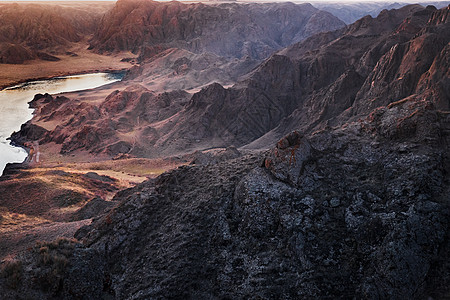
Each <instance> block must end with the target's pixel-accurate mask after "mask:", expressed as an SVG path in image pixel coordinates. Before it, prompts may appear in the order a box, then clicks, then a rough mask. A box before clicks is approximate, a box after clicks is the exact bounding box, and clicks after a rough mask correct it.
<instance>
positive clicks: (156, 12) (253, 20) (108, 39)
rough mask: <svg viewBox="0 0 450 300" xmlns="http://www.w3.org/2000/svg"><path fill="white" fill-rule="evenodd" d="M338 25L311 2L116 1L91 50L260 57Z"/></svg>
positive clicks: (338, 22) (104, 20)
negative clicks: (178, 50)
mask: <svg viewBox="0 0 450 300" xmlns="http://www.w3.org/2000/svg"><path fill="white" fill-rule="evenodd" d="M342 26H344V23H343V22H342V21H340V20H339V19H337V18H336V17H334V16H333V15H331V14H330V13H327V12H324V11H320V10H318V9H316V8H314V7H313V6H312V5H310V4H301V5H296V4H293V3H270V4H269V3H267V4H261V3H259V4H238V3H226V4H225V3H223V4H212V3H209V4H203V3H196V4H183V3H180V2H169V3H161V2H156V1H142V0H121V1H118V2H117V4H116V6H115V7H114V9H112V10H111V11H110V12H109V13H108V14H106V16H105V17H104V18H103V19H102V22H101V24H100V27H99V30H98V31H97V32H96V34H95V35H94V37H93V38H92V40H91V48H93V49H95V50H96V51H99V52H105V51H106V52H114V51H123V50H129V51H132V52H135V53H137V52H140V54H141V59H145V58H149V54H150V56H151V55H153V54H155V53H158V52H160V50H164V49H168V48H181V49H186V50H189V51H192V52H194V53H203V52H211V53H214V54H216V55H219V56H223V57H237V58H241V57H245V56H250V57H252V58H257V59H258V58H259V59H261V58H265V57H267V56H268V55H270V54H271V53H272V52H273V51H275V50H278V49H280V48H282V47H286V46H288V45H290V44H292V43H294V42H298V41H300V40H302V39H304V38H306V37H308V36H310V35H312V34H314V33H318V32H321V31H329V30H334V29H337V28H340V27H342ZM218 32H220V34H218Z"/></svg>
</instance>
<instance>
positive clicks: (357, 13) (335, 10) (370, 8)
mask: <svg viewBox="0 0 450 300" xmlns="http://www.w3.org/2000/svg"><path fill="white" fill-rule="evenodd" d="M413 3H416V4H420V5H423V6H427V5H433V6H435V7H437V8H443V7H446V6H448V5H449V2H448V1H427V2H409V3H406V2H382V1H374V2H369V1H367V2H366V1H365V2H353V3H352V2H347V3H345V2H344V3H338V2H333V3H330V2H326V1H323V2H315V3H314V4H313V5H314V7H317V8H318V9H321V10H325V11H327V12H329V13H332V14H333V15H334V16H336V17H338V18H339V19H341V20H342V21H344V22H345V23H346V24H351V23H353V22H355V21H357V20H358V19H360V18H362V17H364V16H367V15H370V16H372V17H376V16H377V15H378V14H379V13H380V12H381V11H382V10H385V9H388V10H389V9H398V8H400V7H402V6H405V5H407V4H413Z"/></svg>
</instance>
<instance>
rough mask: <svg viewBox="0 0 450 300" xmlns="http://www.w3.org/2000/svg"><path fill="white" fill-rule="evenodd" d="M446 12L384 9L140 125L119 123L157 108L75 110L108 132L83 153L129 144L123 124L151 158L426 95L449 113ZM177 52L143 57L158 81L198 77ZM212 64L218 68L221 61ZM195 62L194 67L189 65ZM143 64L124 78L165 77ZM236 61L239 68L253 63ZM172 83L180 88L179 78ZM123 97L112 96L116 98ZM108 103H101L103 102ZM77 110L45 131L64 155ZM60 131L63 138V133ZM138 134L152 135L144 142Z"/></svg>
mask: <svg viewBox="0 0 450 300" xmlns="http://www.w3.org/2000/svg"><path fill="white" fill-rule="evenodd" d="M447 14H448V8H445V9H441V10H436V9H434V8H433V7H428V8H425V9H424V8H423V7H421V6H418V5H412V6H406V7H404V8H402V9H400V10H392V11H384V12H382V13H381V14H380V15H379V16H378V17H377V18H375V19H373V18H371V17H365V18H363V19H361V20H359V21H358V22H356V23H354V24H352V25H350V26H348V27H347V28H345V29H341V30H338V31H334V32H328V33H323V34H318V35H315V36H313V37H311V38H308V39H306V40H305V41H303V42H300V43H297V44H294V45H292V46H290V47H288V48H286V49H284V50H282V51H280V52H278V53H277V54H275V55H273V56H272V57H270V58H269V59H267V60H266V61H264V62H263V63H262V64H261V65H259V66H258V67H257V68H255V69H254V70H253V71H252V72H251V73H249V74H247V75H245V76H244V77H243V79H242V80H241V81H240V82H238V83H237V84H235V85H234V86H233V87H230V88H223V87H222V86H221V85H220V84H212V85H210V86H206V87H205V88H203V89H202V90H201V91H199V92H197V93H195V94H194V95H193V96H192V97H190V96H189V97H190V100H189V99H188V98H189V97H188V95H186V98H184V100H183V101H182V102H178V100H176V101H177V103H179V104H180V105H178V104H177V105H175V106H171V113H169V114H165V113H163V114H160V115H159V116H158V117H157V118H154V117H145V118H142V117H141V118H140V119H139V120H140V122H139V124H135V122H134V121H131V120H129V121H125V120H127V119H129V118H130V116H134V114H131V113H130V112H128V110H137V111H139V112H140V114H146V115H155V114H158V113H156V112H155V110H156V111H158V110H160V109H162V108H155V107H153V106H151V105H150V104H148V105H143V104H142V103H141V102H136V101H134V100H133V101H131V100H130V101H128V102H127V103H128V104H127V108H126V109H123V110H117V111H110V110H105V112H106V114H107V115H108V119H109V120H111V121H108V122H105V119H104V118H101V117H94V118H92V119H90V118H89V115H86V116H85V115H84V114H81V115H83V120H90V124H91V125H90V126H91V127H90V129H89V130H90V131H91V132H92V133H93V134H99V135H101V136H104V137H105V138H103V139H100V140H99V143H95V144H91V145H92V146H91V147H90V148H89V149H87V150H89V151H91V150H93V149H95V152H104V151H106V149H107V147H109V146H110V145H111V144H112V143H117V142H120V141H121V140H122V141H124V142H126V143H130V141H129V140H125V139H124V138H123V137H121V136H120V135H118V134H117V133H116V132H115V130H116V129H117V128H119V127H121V126H122V125H123V126H122V127H124V128H125V127H126V128H127V130H128V131H129V132H131V131H133V130H134V131H135V132H137V133H142V134H138V135H137V136H138V137H139V138H137V139H135V140H134V141H133V142H132V143H131V144H133V145H134V146H133V147H129V148H127V151H129V152H130V153H134V154H136V155H147V156H149V157H155V156H167V155H174V154H180V153H186V152H190V151H194V150H199V149H205V148H209V147H227V146H230V145H235V146H245V147H246V148H251V149H261V148H267V147H269V145H271V144H273V143H275V142H276V141H277V140H278V139H280V138H281V137H282V136H284V135H285V134H287V133H289V132H290V131H292V130H296V129H298V130H300V131H302V132H305V133H311V132H314V131H316V130H320V129H323V128H326V127H327V126H340V125H342V124H344V123H346V122H348V121H352V120H356V119H358V118H361V117H365V116H367V115H368V114H370V113H371V112H372V111H373V110H374V109H376V108H377V107H380V106H386V105H389V104H390V103H394V102H397V101H408V99H412V98H414V99H423V100H427V101H428V100H429V101H432V102H433V103H435V105H436V107H437V108H439V109H444V110H446V109H448V105H449V103H448V99H449V91H448V86H449V85H448V69H449V64H448V42H449V40H450V37H449V34H448V33H449V30H448V27H449V23H448V21H447V19H446V17H445V16H446V15H447ZM176 51H177V50H173V51H172V52H170V51H169V52H165V54H163V57H164V58H167V57H169V56H171V55H173V56H174V58H172V59H171V60H162V59H159V58H156V59H155V58H154V59H153V60H151V62H150V63H149V64H150V65H152V66H153V67H155V66H156V67H158V66H163V67H164V66H167V64H169V65H171V68H172V70H173V71H172V72H171V73H170V74H168V75H164V76H166V77H165V80H164V82H167V84H169V82H170V78H174V82H175V81H176V80H179V78H182V79H184V78H188V77H178V76H179V74H195V76H192V77H191V78H197V79H198V78H200V75H199V74H202V72H206V71H204V70H203V71H202V69H201V67H199V66H198V62H200V61H201V60H202V59H204V56H202V57H200V58H197V61H195V60H190V59H188V58H187V55H186V54H180V55H179V56H176V54H174V53H177V52H176ZM177 57H178V58H177ZM189 57H191V58H193V57H194V56H192V55H191V56H189ZM211 61H212V62H214V64H217V65H218V66H223V65H224V63H223V62H220V60H219V59H218V58H214V59H211ZM194 64H197V66H196V67H195V68H197V70H192V69H194ZM239 64H242V62H241V63H239ZM239 64H237V65H239ZM145 65H146V64H144V66H143V67H142V68H141V69H140V70H136V72H137V73H136V74H137V75H136V79H133V77H132V76H131V75H130V76H131V78H130V81H133V80H136V81H138V82H139V83H142V81H143V80H144V82H145V78H146V76H149V77H150V78H156V77H157V76H162V75H161V74H160V75H158V74H156V75H152V74H151V70H152V68H146V67H145ZM225 65H226V64H225ZM243 65H244V66H245V67H239V68H240V69H241V70H242V69H245V68H247V67H248V66H251V65H252V62H249V63H248V64H247V65H245V64H243ZM239 68H238V69H239ZM205 70H213V69H211V68H206V69H205ZM189 72H191V73H189ZM130 74H133V73H130ZM206 74H208V73H206ZM209 74H211V73H209ZM215 74H220V73H215ZM151 76H154V77H151ZM171 76H172V77H171ZM217 76H219V75H217ZM228 78H230V77H228ZM166 79H169V80H167V81H166ZM150 82H151V81H150ZM176 82H178V86H179V87H183V86H182V85H181V83H182V82H183V81H176ZM192 82H193V81H188V83H192ZM171 85H172V86H174V85H173V84H171ZM175 86H176V85H175ZM122 93H123V92H120V93H119V94H118V95H116V96H114V95H111V97H113V96H114V97H122V96H120V95H122ZM142 93H144V94H145V93H147V94H148V93H150V91H149V90H148V89H147V88H146V87H145V86H141V87H140V88H139V89H134V90H133V91H131V90H130V91H129V92H127V95H128V96H127V97H128V98H124V100H123V101H127V100H126V99H139V98H140V97H142ZM124 95H125V94H124ZM167 97H169V98H170V97H171V95H168V96H167ZM177 97H178V96H177ZM411 97H412V98H411ZM138 103H140V104H139V107H137V106H136V105H138ZM107 106H108V101H107V100H105V103H104V104H102V106H101V107H107ZM65 109H67V110H68V111H66V112H64V110H65ZM95 109H98V108H95ZM69 111H70V106H69V107H68V108H66V106H62V107H61V108H59V109H58V111H57V112H55V113H54V114H55V115H57V114H61V115H66V114H67V113H68V112H69ZM81 115H80V116H78V115H75V116H73V118H72V119H73V120H71V121H70V122H65V123H63V124H64V127H61V128H59V129H57V130H54V131H52V132H49V133H48V134H47V135H46V138H45V140H44V141H47V142H48V141H55V142H57V143H59V144H62V145H63V152H65V151H66V150H65V149H69V151H70V149H75V148H74V147H73V144H79V143H81V142H82V140H81V139H80V138H77V136H76V133H77V132H79V131H80V128H79V127H77V126H78V125H79V124H80V120H81V119H80V118H81ZM133 122H134V123H133ZM121 123H123V124H122V125H121ZM125 124H128V125H130V126H128V125H127V126H125ZM63 131H65V132H66V135H65V136H64V135H61V132H63ZM144 132H147V133H148V132H152V134H151V138H147V137H146V135H145V134H144ZM82 136H83V134H82V133H80V135H79V137H82ZM135 136H136V135H135Z"/></svg>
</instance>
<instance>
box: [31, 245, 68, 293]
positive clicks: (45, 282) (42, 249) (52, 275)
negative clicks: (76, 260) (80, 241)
mask: <svg viewBox="0 0 450 300" xmlns="http://www.w3.org/2000/svg"><path fill="white" fill-rule="evenodd" d="M76 245H77V241H76V240H74V239H67V238H59V239H57V240H55V241H53V242H39V243H37V245H36V246H35V247H34V252H35V253H37V254H38V260H37V264H38V266H39V267H41V269H40V272H39V273H38V274H36V275H37V276H36V280H37V283H38V284H39V286H40V287H41V288H42V289H43V290H44V291H49V292H52V293H57V292H58V291H59V290H60V289H61V287H62V284H63V282H62V280H63V278H64V274H65V272H66V269H67V267H68V265H69V259H70V257H71V256H72V255H73V251H74V250H75V247H76Z"/></svg>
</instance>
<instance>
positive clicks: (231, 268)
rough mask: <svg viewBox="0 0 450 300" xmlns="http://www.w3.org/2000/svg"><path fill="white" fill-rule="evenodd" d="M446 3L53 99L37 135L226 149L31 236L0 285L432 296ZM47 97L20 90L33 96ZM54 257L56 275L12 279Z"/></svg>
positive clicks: (444, 210) (445, 216)
mask: <svg viewBox="0 0 450 300" xmlns="http://www.w3.org/2000/svg"><path fill="white" fill-rule="evenodd" d="M124 3H126V2H121V4H120V5H124ZM129 3H134V2H129ZM151 5H155V6H156V4H153V3H152V4H151ZM171 5H173V6H168V7H173V8H174V9H175V8H177V7H180V4H171ZM227 5H228V4H227ZM449 10H450V7H448V8H444V9H441V10H437V9H435V8H434V7H427V8H423V7H421V6H418V5H413V6H407V7H404V8H402V9H399V10H392V11H383V12H382V13H380V15H379V16H378V17H377V18H375V19H374V18H372V17H365V18H363V19H360V20H359V21H357V22H356V23H354V24H352V25H350V26H348V27H347V28H345V29H341V30H339V31H335V32H330V33H323V34H319V35H315V36H313V37H311V38H309V39H307V40H305V41H303V42H301V43H298V44H295V45H293V46H290V47H288V48H287V49H284V50H282V51H280V52H279V53H277V54H276V55H273V56H272V57H271V58H269V59H268V60H266V61H265V62H264V63H263V64H261V65H260V66H259V67H258V68H256V69H255V70H254V71H253V72H251V73H250V74H248V76H247V77H246V78H245V80H242V81H240V82H239V83H237V84H236V85H234V86H233V87H231V88H224V87H223V86H222V85H220V84H217V83H215V84H211V85H209V86H207V87H205V88H203V89H202V90H201V91H200V92H198V93H195V94H194V95H192V97H188V94H187V93H186V92H183V91H173V92H170V93H165V94H156V93H153V92H151V91H150V90H148V89H146V88H145V87H143V86H142V85H133V86H131V87H128V88H127V89H125V90H122V91H115V92H113V93H112V94H110V95H109V96H108V97H107V98H106V99H105V100H104V101H103V102H102V103H100V104H97V105H95V104H90V103H85V102H83V103H76V102H73V101H59V102H58V103H57V104H55V105H57V106H55V111H54V112H53V113H54V114H55V115H54V116H57V115H58V116H65V117H64V118H65V122H66V123H64V126H65V128H62V127H61V128H55V130H52V131H49V132H48V133H46V134H45V138H44V139H43V140H40V142H44V143H45V142H46V141H52V142H55V143H59V144H61V145H62V150H63V152H64V151H67V152H71V151H76V150H80V149H87V150H89V151H92V152H93V153H99V152H104V151H109V150H108V149H119V150H117V151H119V152H127V153H126V154H128V152H129V153H137V154H139V155H145V156H152V155H155V153H156V155H157V156H158V155H162V156H164V155H168V154H169V153H170V154H172V155H173V154H174V153H175V154H179V153H183V151H191V150H195V149H198V148H200V149H202V150H204V149H206V148H208V147H217V146H219V145H221V146H223V148H224V149H225V150H223V152H221V150H219V151H216V153H213V152H212V150H210V152H205V151H203V152H196V153H194V154H193V155H192V156H193V158H194V163H193V164H191V165H186V166H182V167H179V168H178V169H175V170H172V171H169V172H167V173H164V174H162V175H160V176H159V177H157V178H156V179H149V180H147V181H145V182H143V183H141V184H139V185H137V186H136V187H133V188H130V189H126V190H123V191H120V192H118V193H117V194H116V196H115V197H114V199H113V200H114V201H117V203H119V204H118V205H117V206H116V207H115V208H113V209H112V210H111V211H110V212H109V213H107V214H106V215H103V216H101V217H98V218H96V219H95V220H94V221H93V223H92V224H90V225H87V226H85V227H83V228H81V229H80V230H79V231H78V232H77V233H76V234H75V236H76V238H77V239H79V240H80V241H82V243H83V245H79V244H76V243H74V242H71V243H68V245H69V246H70V247H68V246H66V245H67V243H66V242H64V243H61V244H59V243H58V245H54V246H51V247H50V246H46V245H43V247H47V248H48V249H50V248H51V250H52V251H49V250H48V249H47V250H46V249H45V248H44V249H42V250H41V249H39V250H37V249H34V250H33V249H32V251H30V252H29V253H26V254H24V255H23V256H22V257H21V258H20V260H19V261H18V262H17V264H15V265H13V266H15V268H13V267H12V266H10V267H8V268H6V267H5V269H2V276H1V278H0V290H2V291H5V293H4V294H5V295H8V296H10V297H11V298H14V297H17V296H18V295H20V296H23V295H26V296H29V297H34V298H39V297H40V298H49V297H54V298H70V297H75V296H76V297H79V298H82V297H89V296H92V295H94V296H92V297H94V298H99V299H101V298H118V299H158V298H183V299H184V298H196V299H197V298H200V299H203V298H204V299H211V298H230V299H243V298H245V299H246V298H261V299H273V298H284V299H303V298H307V299H309V298H320V299H322V298H356V299H359V298H369V299H378V298H380V299H386V298H390V299H400V298H407V299H426V298H433V299H442V298H445V297H446V296H447V295H448V293H449V288H448V287H449V285H450V275H449V272H448V270H449V261H450V257H449V255H450V251H449V250H450V230H449V228H450V226H449V225H450V203H449V200H448V193H449V191H450V183H449V180H448V173H449V166H450V160H449V159H450V158H449V154H448V153H449V150H450V149H449V145H450V114H449V112H448V109H449V102H448V99H449V88H448V87H449V85H448V74H449V73H448V72H449V71H448V70H449V65H448V63H449V48H448V43H449V36H448V35H449V32H450V31H449V30H448V29H449V28H448V26H449V22H448V13H449ZM156 32H157V31H156ZM183 65H186V66H189V62H188V61H186V60H182V61H180V62H179V64H177V65H176V66H175V67H176V69H177V70H178V71H179V72H183V71H184V70H185V67H182V66H183ZM49 97H51V96H45V95H43V96H39V97H37V99H36V101H34V102H33V105H36V107H37V111H38V112H41V111H42V110H43V108H44V107H45V105H49V103H47V104H46V103H45V102H46V101H49V100H48V99H49ZM50 102H52V101H50ZM77 105H78V106H77ZM71 107H72V108H71ZM71 109H74V110H75V109H76V110H77V111H78V113H76V114H75V115H71V114H70V113H69V112H70V111H71ZM41 117H42V118H51V114H50V115H48V114H44V115H43V116H41ZM43 120H44V119H43ZM81 124H82V125H83V127H82V128H81V129H80V128H79V127H80V125H81ZM116 132H119V134H116ZM137 133H139V134H137ZM136 136H139V137H141V139H129V138H130V137H133V138H134V137H136ZM228 145H235V146H237V147H240V148H239V149H235V148H225V147H226V146H228ZM241 146H245V147H241ZM264 148H269V150H267V151H265V150H261V149H264ZM112 151H114V150H112ZM86 176H88V178H89V180H90V181H100V182H103V181H102V180H100V179H102V178H99V176H95V175H93V174H90V175H86ZM103 180H106V179H105V178H103ZM103 184H106V182H103ZM97 206H98V207H100V208H103V207H104V203H103V202H102V201H94V202H92V208H95V207H97ZM85 209H86V211H79V213H80V214H84V213H85V212H86V213H87V214H88V215H89V213H90V211H89V210H90V206H86V208H85ZM61 248H62V249H63V250H64V249H66V250H67V248H69V249H70V251H64V252H63V253H64V257H65V259H66V261H67V265H65V266H64V267H63V268H62V267H59V268H58V267H54V266H55V262H57V261H58V260H56V259H53V258H51V257H53V256H52V254H58V255H59V253H60V252H61ZM45 253H48V254H50V258H51V259H49V262H50V263H49V264H47V265H46V266H45V267H42V266H41V265H40V263H39V262H40V261H41V260H42V259H41V258H40V256H42V255H43V254H45ZM22 264H24V265H26V266H27V267H26V268H21V267H20V266H21V265H22ZM63 265H64V264H63ZM53 268H56V271H58V272H56V274H58V276H59V277H57V280H56V282H57V284H54V283H55V280H52V281H50V284H49V283H48V281H45V280H44V281H37V282H36V281H33V280H28V279H30V278H38V279H39V278H41V276H39V274H42V273H39V272H37V270H43V271H44V274H54V273H55V272H53ZM14 270H20V271H18V272H14ZM17 274H18V275H17ZM21 276H22V277H21ZM17 278H19V279H20V278H24V279H25V280H17ZM50 278H51V279H54V277H50ZM75 280H76V282H77V285H76V286H75V287H74V286H72V284H73V282H74V281H75ZM93 293H95V294H93ZM73 295H75V296H73Z"/></svg>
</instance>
